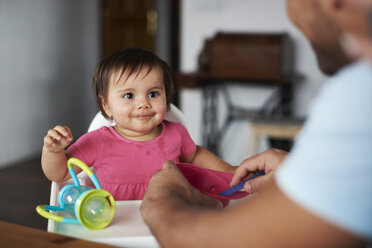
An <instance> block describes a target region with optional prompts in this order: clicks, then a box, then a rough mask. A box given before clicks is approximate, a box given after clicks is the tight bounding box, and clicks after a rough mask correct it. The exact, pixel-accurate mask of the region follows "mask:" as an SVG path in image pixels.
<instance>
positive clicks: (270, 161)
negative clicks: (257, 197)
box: [230, 148, 288, 193]
mask: <svg viewBox="0 0 372 248" xmlns="http://www.w3.org/2000/svg"><path fill="white" fill-rule="evenodd" d="M287 154H288V153H287V152H286V151H283V150H279V149H273V148H272V149H269V150H266V151H264V152H263V153H260V154H258V155H255V156H253V157H250V158H248V159H245V160H244V161H243V162H242V163H241V164H240V166H239V168H238V169H237V170H236V172H235V174H234V177H233V179H232V180H231V183H230V184H231V186H233V185H236V184H238V183H240V182H241V181H243V180H244V178H246V177H249V176H252V175H253V173H254V172H256V171H265V175H264V176H260V177H257V178H255V179H252V180H250V181H248V182H246V183H245V184H244V190H245V191H246V192H248V193H254V192H257V191H259V190H260V189H262V188H263V187H264V186H265V185H266V184H267V183H268V182H269V181H271V180H273V178H274V172H275V170H276V169H277V167H278V166H279V165H280V164H281V163H282V162H283V160H284V159H285V158H286V156H287Z"/></svg>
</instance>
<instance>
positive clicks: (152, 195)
mask: <svg viewBox="0 0 372 248" xmlns="http://www.w3.org/2000/svg"><path fill="white" fill-rule="evenodd" d="M181 205H182V206H186V205H187V206H189V207H191V206H198V207H213V208H216V207H222V203H221V202H220V201H218V200H216V199H213V198H211V197H209V196H207V195H204V194H202V193H200V192H199V191H198V190H197V189H195V188H194V187H193V186H191V185H190V184H189V182H188V181H187V180H186V178H185V177H184V176H183V175H182V173H181V171H180V170H179V169H178V167H177V166H176V165H175V164H174V163H172V162H170V161H166V162H165V163H164V164H163V169H162V170H159V171H157V172H156V173H155V174H154V175H153V177H152V179H151V181H150V183H149V186H148V188H147V191H146V194H145V196H144V198H143V201H142V205H141V213H142V216H143V218H144V220H145V222H146V223H147V224H148V225H149V226H150V227H151V225H153V224H154V225H155V224H156V222H157V221H156V219H157V218H158V217H159V216H161V214H159V213H160V212H164V211H165V212H166V209H168V208H173V207H177V206H181Z"/></svg>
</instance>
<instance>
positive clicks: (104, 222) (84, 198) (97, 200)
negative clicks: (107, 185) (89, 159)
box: [36, 158, 116, 230]
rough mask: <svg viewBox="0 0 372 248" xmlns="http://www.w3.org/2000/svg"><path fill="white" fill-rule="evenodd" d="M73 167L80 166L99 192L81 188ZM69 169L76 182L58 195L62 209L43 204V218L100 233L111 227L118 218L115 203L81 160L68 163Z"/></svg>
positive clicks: (39, 211)
mask: <svg viewBox="0 0 372 248" xmlns="http://www.w3.org/2000/svg"><path fill="white" fill-rule="evenodd" d="M72 165H76V166H78V167H80V168H81V169H82V170H83V171H84V172H85V173H86V174H87V175H88V176H89V178H90V179H91V180H92V182H93V184H94V186H95V187H96V189H94V188H91V187H88V186H81V185H80V183H79V180H78V178H77V176H76V173H75V171H74V170H73V168H72ZM67 167H68V170H69V172H70V174H71V177H72V179H73V181H74V183H75V185H74V184H69V185H66V186H64V187H63V188H62V189H61V191H60V192H59V194H58V203H59V205H60V206H59V207H58V206H50V205H39V206H37V207H36V211H37V212H38V213H39V214H40V215H41V216H43V217H45V218H47V219H51V220H54V221H57V222H62V223H71V224H81V225H83V226H84V227H86V228H87V229H90V230H100V229H103V228H105V227H106V226H108V225H109V224H110V223H111V221H112V219H113V218H114V215H115V209H116V207H115V200H114V198H113V197H112V195H111V194H110V193H109V192H107V191H106V190H103V189H102V188H101V186H100V184H99V181H98V179H97V178H96V176H95V175H94V173H93V172H92V171H91V170H90V169H89V167H88V166H87V165H86V164H85V163H84V162H82V161H81V160H79V159H77V158H70V159H69V160H68V162H67ZM48 211H65V212H67V213H69V214H71V215H72V216H74V217H75V218H66V217H62V216H59V215H56V214H52V213H50V212H48Z"/></svg>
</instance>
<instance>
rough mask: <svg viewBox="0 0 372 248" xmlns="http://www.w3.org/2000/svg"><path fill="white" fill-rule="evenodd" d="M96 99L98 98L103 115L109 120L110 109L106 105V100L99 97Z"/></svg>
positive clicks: (110, 115)
mask: <svg viewBox="0 0 372 248" xmlns="http://www.w3.org/2000/svg"><path fill="white" fill-rule="evenodd" d="M98 98H99V102H100V105H101V107H102V109H103V111H104V112H105V113H104V114H105V115H106V116H107V117H109V118H111V117H112V113H111V111H110V107H109V105H108V102H107V101H106V98H105V97H103V96H99V97H98Z"/></svg>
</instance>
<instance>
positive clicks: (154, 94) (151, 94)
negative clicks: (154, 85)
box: [149, 91, 160, 98]
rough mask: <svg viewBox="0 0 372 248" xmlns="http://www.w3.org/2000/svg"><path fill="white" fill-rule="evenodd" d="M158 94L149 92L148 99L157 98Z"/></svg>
mask: <svg viewBox="0 0 372 248" xmlns="http://www.w3.org/2000/svg"><path fill="white" fill-rule="evenodd" d="M159 95H160V94H159V92H157V91H151V92H150V93H149V97H150V98H154V97H157V96H159Z"/></svg>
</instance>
